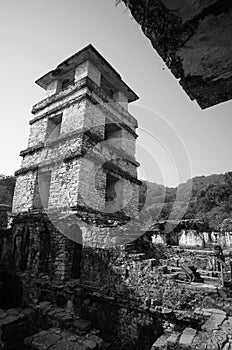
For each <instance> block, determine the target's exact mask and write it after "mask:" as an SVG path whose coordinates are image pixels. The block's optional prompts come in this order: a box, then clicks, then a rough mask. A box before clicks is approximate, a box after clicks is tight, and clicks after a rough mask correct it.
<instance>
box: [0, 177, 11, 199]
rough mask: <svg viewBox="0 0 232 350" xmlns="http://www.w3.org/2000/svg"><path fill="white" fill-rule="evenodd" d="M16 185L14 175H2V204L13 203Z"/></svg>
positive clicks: (0, 189) (0, 183)
mask: <svg viewBox="0 0 232 350" xmlns="http://www.w3.org/2000/svg"><path fill="white" fill-rule="evenodd" d="M14 187H15V178H14V176H5V175H0V205H1V204H6V205H10V206H11V205H12V200H13V194H14Z"/></svg>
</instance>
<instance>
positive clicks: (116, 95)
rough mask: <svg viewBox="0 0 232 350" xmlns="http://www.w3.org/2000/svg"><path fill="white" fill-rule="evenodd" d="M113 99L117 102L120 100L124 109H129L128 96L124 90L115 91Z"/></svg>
mask: <svg viewBox="0 0 232 350" xmlns="http://www.w3.org/2000/svg"><path fill="white" fill-rule="evenodd" d="M113 99H114V101H115V102H118V103H119V104H120V105H121V106H122V107H123V108H124V109H126V110H127V111H128V98H127V96H126V95H125V94H124V93H123V92H121V91H117V92H115V93H114V95H113Z"/></svg>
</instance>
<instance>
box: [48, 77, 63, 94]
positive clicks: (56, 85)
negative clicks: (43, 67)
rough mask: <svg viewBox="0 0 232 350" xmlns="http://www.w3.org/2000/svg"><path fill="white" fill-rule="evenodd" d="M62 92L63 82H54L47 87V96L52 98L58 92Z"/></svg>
mask: <svg viewBox="0 0 232 350" xmlns="http://www.w3.org/2000/svg"><path fill="white" fill-rule="evenodd" d="M60 91H61V82H60V81H59V80H53V81H52V82H51V83H50V84H49V85H48V86H47V96H51V95H53V94H55V93H56V92H60Z"/></svg>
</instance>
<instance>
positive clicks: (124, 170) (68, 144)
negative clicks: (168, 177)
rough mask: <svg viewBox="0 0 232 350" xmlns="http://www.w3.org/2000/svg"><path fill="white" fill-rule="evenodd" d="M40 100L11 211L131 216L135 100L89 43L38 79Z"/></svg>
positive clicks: (134, 192)
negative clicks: (64, 210)
mask: <svg viewBox="0 0 232 350" xmlns="http://www.w3.org/2000/svg"><path fill="white" fill-rule="evenodd" d="M36 83H37V84H38V85H39V86H41V87H42V88H43V89H45V90H46V93H47V97H46V98H45V99H44V100H42V101H41V102H39V103H37V104H36V105H35V106H34V107H33V109H32V113H33V114H34V118H33V119H32V120H31V121H30V126H31V127H30V136H29V141H28V148H27V149H25V150H23V151H22V152H21V153H20V155H21V156H22V157H23V160H22V166H21V169H20V170H18V171H17V172H16V176H17V181H16V188H15V194H14V201H13V212H14V213H19V212H25V211H33V210H41V209H48V210H49V209H57V208H67V207H69V208H72V209H73V210H75V209H78V208H79V209H80V208H81V209H83V208H88V210H93V211H100V212H103V213H111V214H112V213H117V212H123V213H124V214H126V215H127V216H133V215H134V214H136V211H137V208H138V187H139V185H140V181H138V180H137V166H138V163H137V162H136V161H135V140H136V137H137V135H136V132H135V130H136V128H137V121H136V119H135V118H134V117H133V116H132V115H130V114H129V113H128V103H130V102H133V101H135V100H137V99H138V97H137V95H136V94H135V93H134V92H133V91H132V90H131V89H130V88H129V87H128V86H127V85H126V84H125V83H124V82H123V81H122V79H121V77H120V75H119V74H118V73H117V72H116V71H115V70H114V68H113V67H112V66H111V65H110V64H109V63H108V62H107V61H106V60H105V59H104V58H103V57H102V56H101V55H100V54H99V52H98V51H97V50H96V49H95V48H94V47H93V46H92V45H89V46H87V47H85V48H84V49H82V50H81V51H79V52H78V53H76V54H75V55H73V56H71V57H70V58H68V59H66V60H65V61H64V62H62V63H61V64H60V65H58V67H57V68H56V69H55V70H53V71H51V72H49V73H47V74H45V75H44V76H43V77H42V78H40V79H38V80H37V81H36Z"/></svg>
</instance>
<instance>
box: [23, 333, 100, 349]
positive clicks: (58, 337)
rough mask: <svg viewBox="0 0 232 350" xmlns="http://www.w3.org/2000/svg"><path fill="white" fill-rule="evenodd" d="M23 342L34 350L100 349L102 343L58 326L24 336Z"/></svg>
mask: <svg viewBox="0 0 232 350" xmlns="http://www.w3.org/2000/svg"><path fill="white" fill-rule="evenodd" d="M98 340H101V339H100V338H99V339H98ZM25 344H26V345H28V346H29V347H30V349H35V350H48V349H50V350H64V349H65V350H94V349H97V348H98V349H101V348H102V347H101V346H102V344H103V343H102V342H100V341H98V343H97V342H95V341H94V340H91V339H88V338H85V337H81V336H78V335H75V334H72V333H70V332H68V331H62V330H61V329H59V328H51V329H49V330H47V331H41V332H39V333H37V334H35V335H33V336H31V337H28V338H26V339H25ZM97 344H98V345H97Z"/></svg>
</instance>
